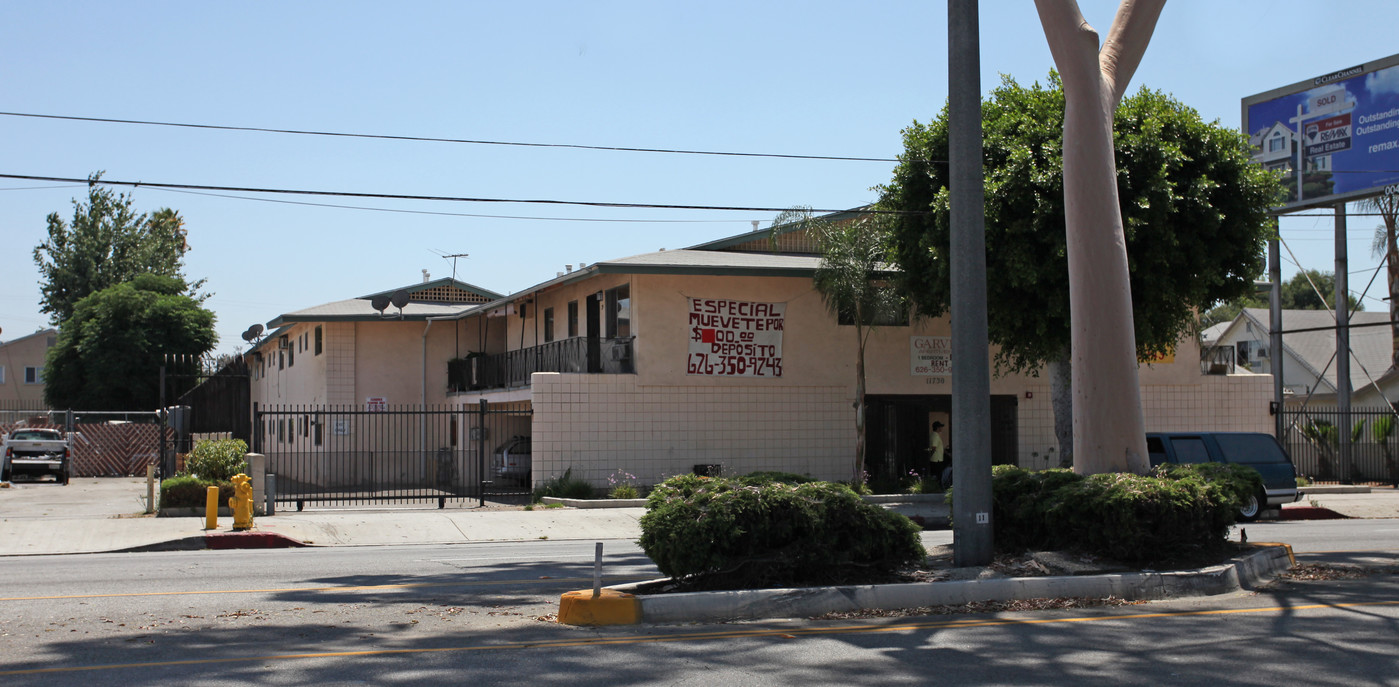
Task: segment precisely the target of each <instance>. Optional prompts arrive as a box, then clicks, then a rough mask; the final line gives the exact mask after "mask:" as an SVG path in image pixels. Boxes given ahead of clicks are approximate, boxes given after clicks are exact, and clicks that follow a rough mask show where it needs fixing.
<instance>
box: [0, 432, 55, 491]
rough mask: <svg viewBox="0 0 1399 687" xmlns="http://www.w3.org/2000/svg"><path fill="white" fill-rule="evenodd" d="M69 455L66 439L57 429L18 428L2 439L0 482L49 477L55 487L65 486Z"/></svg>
mask: <svg viewBox="0 0 1399 687" xmlns="http://www.w3.org/2000/svg"><path fill="white" fill-rule="evenodd" d="M71 460H72V453H71V451H70V450H69V446H68V439H67V438H66V437H64V436H63V432H62V431H60V430H57V429H43V428H35V427H22V428H19V429H15V430H12V431H11V432H10V434H9V435H8V436H6V437H5V451H4V456H3V457H0V482H8V481H10V478H12V477H14V476H15V475H24V476H26V477H29V478H31V479H32V478H37V477H42V476H43V475H53V477H54V479H55V480H56V481H57V482H58V483H59V484H67V483H68V477H69V475H71V474H72V463H71Z"/></svg>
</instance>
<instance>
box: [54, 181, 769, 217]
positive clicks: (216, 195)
mask: <svg viewBox="0 0 1399 687" xmlns="http://www.w3.org/2000/svg"><path fill="white" fill-rule="evenodd" d="M46 188H71V187H69V186H61V187H60V186H50V187H46ZM155 190H157V191H165V192H167V193H183V194H185V195H191V196H206V197H210V198H229V199H232V200H250V201H254V202H258V203H279V204H282V205H304V206H308V207H314V208H338V209H341V210H367V211H370V212H389V213H397V214H403V215H435V216H438V217H474V218H480V219H523V220H537V221H547V222H607V223H609V224H614V223H625V224H732V223H734V222H742V221H744V220H738V219H608V218H605V217H537V216H531V215H484V214H477V213H470V212H441V211H437V210H408V209H404V208H376V207H369V206H366V205H342V204H339V203H312V202H310V201H305V200H287V199H285V198H256V197H253V196H235V195H231V194H228V193H203V192H201V191H186V190H181V189H174V188H158V189H155Z"/></svg>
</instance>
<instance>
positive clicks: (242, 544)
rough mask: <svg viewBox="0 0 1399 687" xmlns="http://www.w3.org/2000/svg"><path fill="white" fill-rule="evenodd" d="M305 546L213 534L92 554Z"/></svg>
mask: <svg viewBox="0 0 1399 687" xmlns="http://www.w3.org/2000/svg"><path fill="white" fill-rule="evenodd" d="M305 546H310V544H307V543H305V542H302V541H298V540H296V539H292V538H291V537H288V536H286V535H282V534H276V533H274V532H215V533H210V534H196V535H194V536H190V537H181V538H179V539H171V540H169V541H163V542H158V543H155V544H143V545H141V546H132V547H129V548H125V549H116V550H113V551H106V552H100V551H97V552H93V553H149V552H152V551H203V550H205V549H217V550H228V549H295V548H301V547H305Z"/></svg>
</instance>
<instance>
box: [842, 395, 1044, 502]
mask: <svg viewBox="0 0 1399 687" xmlns="http://www.w3.org/2000/svg"><path fill="white" fill-rule="evenodd" d="M865 401H866V403H867V404H868V406H867V409H866V414H865V419H866V426H865V430H866V432H865V439H866V445H865V471H866V472H868V473H869V474H870V477H869V480H870V483H871V484H885V483H897V482H898V481H899V480H902V479H903V478H905V477H907V476H908V474H909V471H910V470H913V471H916V472H918V473H919V474H920V475H923V474H925V473H926V472H927V471H928V469H929V468H930V467H931V465H930V462H929V448H930V447H931V446H932V434H933V431H934V430H933V427H934V425H935V423H940V424H941V425H942V426H941V427H939V428H938V429H937V431H938V433H939V434H940V435H941V437H942V440H943V447H944V451H945V454H946V455H945V456H944V460H945V461H949V462H944V463H943V465H944V466H946V465H951V462H950V460H951V459H952V457H953V456H954V455H955V454H956V446H957V441H956V437H954V436H953V435H952V425H953V423H952V396H951V395H948V394H943V395H926V396H892V395H891V396H867V397H866V398H865ZM1018 405H1019V403H1018V399H1017V397H1016V396H1014V395H1012V394H1001V395H995V394H993V395H992V396H991V463H992V464H993V465H1001V464H1014V463H1015V462H1016V455H1017V453H1018V450H1019V447H1018V446H1017V443H1018V441H1017V439H1018V436H1019V434H1018V426H1017V419H1018V418H1017V415H1018V411H1017V407H1018Z"/></svg>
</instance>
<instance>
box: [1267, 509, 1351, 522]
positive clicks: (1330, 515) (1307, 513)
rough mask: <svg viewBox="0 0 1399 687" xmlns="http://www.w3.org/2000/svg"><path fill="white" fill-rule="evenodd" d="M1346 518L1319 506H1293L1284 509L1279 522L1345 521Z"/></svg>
mask: <svg viewBox="0 0 1399 687" xmlns="http://www.w3.org/2000/svg"><path fill="white" fill-rule="evenodd" d="M1345 517H1346V516H1344V515H1341V514H1340V513H1337V512H1336V511H1334V510H1331V509H1330V508H1320V507H1317V506H1293V507H1291V508H1284V509H1282V512H1281V513H1280V514H1279V515H1278V519H1279V520H1344V519H1345Z"/></svg>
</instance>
